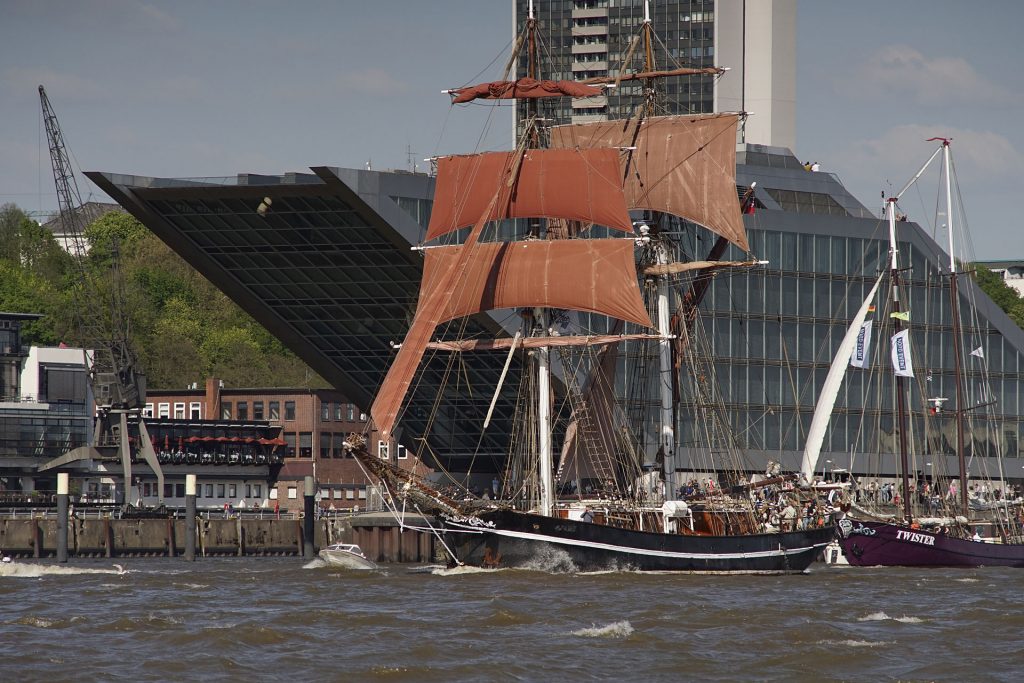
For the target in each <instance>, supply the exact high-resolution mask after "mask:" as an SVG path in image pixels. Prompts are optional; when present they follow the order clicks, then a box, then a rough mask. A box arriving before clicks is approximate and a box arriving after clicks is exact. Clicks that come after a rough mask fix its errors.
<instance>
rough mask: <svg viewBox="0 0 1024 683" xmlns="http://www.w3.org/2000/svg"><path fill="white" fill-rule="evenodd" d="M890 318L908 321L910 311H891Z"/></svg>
mask: <svg viewBox="0 0 1024 683" xmlns="http://www.w3.org/2000/svg"><path fill="white" fill-rule="evenodd" d="M889 317H890V318H896V319H897V320H903V321H905V322H910V311H893V312H892V313H890V314H889Z"/></svg>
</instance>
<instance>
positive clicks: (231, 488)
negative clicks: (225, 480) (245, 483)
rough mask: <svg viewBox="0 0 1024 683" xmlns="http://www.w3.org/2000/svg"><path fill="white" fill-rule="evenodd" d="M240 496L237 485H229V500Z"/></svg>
mask: <svg viewBox="0 0 1024 683" xmlns="http://www.w3.org/2000/svg"><path fill="white" fill-rule="evenodd" d="M237 495H238V487H237V486H236V485H235V484H228V498H234V497H235V496H237Z"/></svg>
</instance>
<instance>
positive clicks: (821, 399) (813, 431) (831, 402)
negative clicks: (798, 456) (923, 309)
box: [800, 273, 885, 481]
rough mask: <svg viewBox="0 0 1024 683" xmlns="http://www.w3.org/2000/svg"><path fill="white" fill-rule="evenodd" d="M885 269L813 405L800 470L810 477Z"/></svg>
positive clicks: (863, 305) (850, 329)
mask: <svg viewBox="0 0 1024 683" xmlns="http://www.w3.org/2000/svg"><path fill="white" fill-rule="evenodd" d="M883 277H885V273H883V274H882V275H879V276H878V279H877V280H875V286H874V287H872V288H871V291H870V292H868V295H867V298H865V299H864V303H862V304H861V306H860V310H858V311H857V315H856V316H855V317H854V318H853V321H852V322H851V323H850V327H849V329H847V330H846V336H845V337H843V341H842V342H841V343H840V344H839V350H838V351H837V352H836V357H835V358H834V359H833V360H832V367H831V368H829V370H828V375H827V376H826V377H825V384H824V385H823V386H822V387H821V394H820V395H819V396H818V403H817V405H815V406H814V417H813V418H812V419H811V427H810V429H809V430H808V431H807V443H806V445H805V446H804V459H803V463H802V464H801V465H800V473H801V474H802V475H803V476H804V477H805V478H806V479H807V481H812V480H813V479H814V468H815V467H817V466H818V454H820V453H821V444H822V442H823V441H824V440H825V429H826V428H827V427H828V421H829V418H831V417H832V408H834V407H835V404H836V397H837V396H839V388H840V387H841V386H842V385H843V377H844V376H845V374H846V367H847V365H849V363H850V358H851V357H852V356H853V350H854V347H855V346H856V344H857V337H858V336H859V335H860V331H861V325H862V324H863V323H864V319H865V318H867V316H868V310H869V309H870V308H871V302H872V301H873V300H874V298H875V293H876V292H877V291H878V285H879V284H881V282H882V278H883Z"/></svg>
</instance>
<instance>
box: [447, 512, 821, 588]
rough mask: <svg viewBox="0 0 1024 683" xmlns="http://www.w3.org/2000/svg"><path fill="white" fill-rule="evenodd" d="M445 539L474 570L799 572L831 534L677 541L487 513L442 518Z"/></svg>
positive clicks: (520, 515) (567, 522)
mask: <svg viewBox="0 0 1024 683" xmlns="http://www.w3.org/2000/svg"><path fill="white" fill-rule="evenodd" d="M445 530H446V534H445V535H446V542H447V543H448V545H449V547H450V548H451V549H452V550H453V551H454V552H455V554H456V555H457V557H458V559H459V561H460V562H463V563H465V564H468V565H471V566H478V567H525V568H538V569H556V570H557V569H563V570H576V571H599V570H606V569H618V570H634V571H672V572H751V573H785V572H801V571H804V570H805V569H807V567H808V566H810V564H811V562H813V561H814V560H815V558H816V557H817V556H818V554H819V553H820V552H821V550H822V548H824V547H825V545H827V544H828V542H829V541H831V540H832V538H833V537H834V535H835V529H834V527H833V526H831V525H827V526H824V527H821V528H816V529H808V530H806V531H792V532H786V533H774V534H752V535H746V536H681V535H678V534H664V533H657V532H649V531H632V530H628V529H619V528H616V527H610V526H605V525H602V524H592V523H587V522H577V521H573V520H567V519H558V518H554V517H543V516H541V515H536V514H531V513H524V512H516V511H511V510H494V511H489V512H483V513H480V514H478V515H476V516H474V517H473V518H467V519H461V520H447V521H446V522H445Z"/></svg>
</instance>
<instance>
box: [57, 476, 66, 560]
mask: <svg viewBox="0 0 1024 683" xmlns="http://www.w3.org/2000/svg"><path fill="white" fill-rule="evenodd" d="M57 561H58V562H67V561H68V473H67V472H58V473H57Z"/></svg>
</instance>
